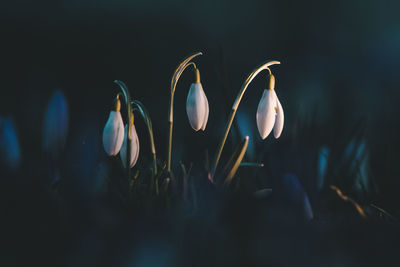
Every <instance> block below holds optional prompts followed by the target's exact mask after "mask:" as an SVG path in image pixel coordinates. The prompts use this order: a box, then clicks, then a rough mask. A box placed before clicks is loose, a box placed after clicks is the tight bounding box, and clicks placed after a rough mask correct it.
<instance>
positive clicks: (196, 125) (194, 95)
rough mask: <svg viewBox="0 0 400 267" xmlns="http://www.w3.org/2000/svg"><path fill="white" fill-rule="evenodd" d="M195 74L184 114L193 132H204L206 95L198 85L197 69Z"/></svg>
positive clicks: (207, 107) (198, 75) (206, 105)
mask: <svg viewBox="0 0 400 267" xmlns="http://www.w3.org/2000/svg"><path fill="white" fill-rule="evenodd" d="M194 72H195V82H194V83H192V84H191V86H190V89H189V94H188V96H187V100H186V113H187V115H188V119H189V123H190V126H192V128H193V129H194V130H195V131H198V130H200V129H201V130H203V131H204V130H205V129H206V125H207V121H208V115H209V106H208V100H207V97H206V94H205V93H204V90H203V86H202V85H201V83H200V72H199V70H198V69H195V70H194Z"/></svg>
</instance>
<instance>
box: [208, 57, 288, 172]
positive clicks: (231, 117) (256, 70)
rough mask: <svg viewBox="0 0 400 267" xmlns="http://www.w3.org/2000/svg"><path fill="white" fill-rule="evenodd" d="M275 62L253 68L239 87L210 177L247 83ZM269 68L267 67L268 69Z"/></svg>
mask: <svg viewBox="0 0 400 267" xmlns="http://www.w3.org/2000/svg"><path fill="white" fill-rule="evenodd" d="M275 64H280V62H279V61H267V62H265V63H263V64H261V65H260V66H258V67H257V68H255V69H254V70H253V71H252V72H251V73H250V74H249V75H248V76H247V78H246V80H245V81H244V83H243V85H242V88H241V89H240V91H239V93H238V95H237V97H236V99H235V102H234V103H233V106H232V109H231V112H230V114H229V117H228V121H227V123H226V127H225V132H224V135H223V136H222V139H221V141H220V143H219V145H218V148H217V152H216V155H215V159H214V163H213V165H212V169H211V177H214V175H215V171H216V169H217V166H218V162H219V160H220V157H221V154H222V150H223V148H224V145H225V142H226V138H227V137H228V134H229V131H230V129H231V126H232V122H233V119H234V118H235V115H236V111H237V109H238V107H239V104H240V101H241V100H242V97H243V95H244V93H245V92H246V89H247V87H248V86H249V84H250V83H251V81H252V80H253V79H254V78H255V77H256V76H257V74H259V73H260V72H261V71H263V70H266V69H268V67H269V66H272V65H275ZM268 70H269V69H268Z"/></svg>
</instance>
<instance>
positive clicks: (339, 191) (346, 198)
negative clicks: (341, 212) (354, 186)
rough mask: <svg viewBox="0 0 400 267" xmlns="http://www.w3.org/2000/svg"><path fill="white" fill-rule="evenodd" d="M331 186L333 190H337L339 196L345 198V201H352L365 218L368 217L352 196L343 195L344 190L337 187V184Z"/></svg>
mask: <svg viewBox="0 0 400 267" xmlns="http://www.w3.org/2000/svg"><path fill="white" fill-rule="evenodd" d="M330 188H331V189H332V190H333V191H336V193H337V194H338V196H339V197H340V198H341V199H343V200H344V201H349V202H351V203H352V204H353V205H354V207H355V208H356V210H357V211H358V213H359V214H360V215H361V217H363V218H365V217H366V215H365V212H364V210H363V209H362V208H361V206H360V205H358V203H357V202H355V201H354V200H353V199H352V198H350V197H348V196H345V195H343V193H342V191H341V190H340V189H339V188H337V187H336V186H334V185H331V186H330Z"/></svg>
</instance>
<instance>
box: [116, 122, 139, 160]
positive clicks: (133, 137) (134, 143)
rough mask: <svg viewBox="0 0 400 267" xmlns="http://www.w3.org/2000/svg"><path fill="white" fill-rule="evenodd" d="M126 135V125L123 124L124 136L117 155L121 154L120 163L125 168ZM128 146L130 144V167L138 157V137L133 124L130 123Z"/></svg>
mask: <svg viewBox="0 0 400 267" xmlns="http://www.w3.org/2000/svg"><path fill="white" fill-rule="evenodd" d="M127 136H128V125H125V138H124V142H123V144H122V147H121V152H120V153H119V155H120V156H121V160H122V164H123V165H124V168H126V143H127V141H126V139H127ZM130 146H131V164H130V167H131V168H132V167H133V166H135V164H136V162H137V160H138V158H139V138H138V135H137V133H136V128H135V125H134V124H133V123H132V126H131V132H130Z"/></svg>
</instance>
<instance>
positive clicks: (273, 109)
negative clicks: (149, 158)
mask: <svg viewBox="0 0 400 267" xmlns="http://www.w3.org/2000/svg"><path fill="white" fill-rule="evenodd" d="M274 86H275V78H274V76H273V75H272V74H270V75H269V77H268V83H267V89H265V90H264V92H263V95H262V97H261V100H260V103H259V104H258V108H257V115H256V119H257V128H258V131H259V133H260V136H261V138H262V139H265V138H266V137H267V136H268V135H269V134H270V133H271V131H272V129H273V130H274V136H275V138H279V136H280V135H281V133H282V129H283V124H284V113H283V108H282V105H281V103H280V102H279V99H278V96H277V95H276V93H275V90H274Z"/></svg>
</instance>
